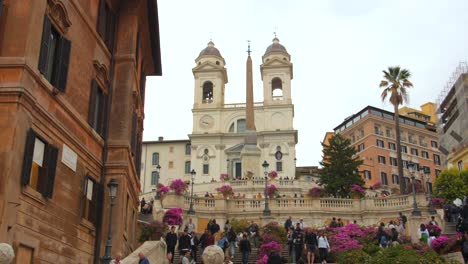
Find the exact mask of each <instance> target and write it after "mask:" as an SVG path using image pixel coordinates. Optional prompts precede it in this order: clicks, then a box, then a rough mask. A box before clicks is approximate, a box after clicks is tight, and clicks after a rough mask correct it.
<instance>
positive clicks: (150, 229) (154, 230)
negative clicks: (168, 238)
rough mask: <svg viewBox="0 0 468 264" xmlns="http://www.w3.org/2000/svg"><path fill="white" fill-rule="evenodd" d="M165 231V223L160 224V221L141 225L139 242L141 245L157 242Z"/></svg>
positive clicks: (166, 226)
mask: <svg viewBox="0 0 468 264" xmlns="http://www.w3.org/2000/svg"><path fill="white" fill-rule="evenodd" d="M167 230H168V225H167V223H164V222H161V221H160V220H153V221H151V222H150V223H145V224H143V228H142V230H141V235H140V239H139V240H140V242H141V243H143V242H145V241H148V240H153V241H158V240H160V239H161V237H162V236H163V235H164V233H166V232H167Z"/></svg>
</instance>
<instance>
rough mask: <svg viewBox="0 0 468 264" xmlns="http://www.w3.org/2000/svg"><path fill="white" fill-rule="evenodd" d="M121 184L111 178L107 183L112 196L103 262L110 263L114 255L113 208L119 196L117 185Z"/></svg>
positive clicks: (103, 263)
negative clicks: (112, 253) (112, 252)
mask: <svg viewBox="0 0 468 264" xmlns="http://www.w3.org/2000/svg"><path fill="white" fill-rule="evenodd" d="M118 186H119V184H118V183H117V181H116V180H114V179H111V180H110V181H109V183H108V184H107V187H109V197H110V200H111V202H110V210H109V229H108V232H107V243H106V251H105V253H104V256H103V257H102V258H101V263H102V264H109V263H110V261H111V259H112V257H111V251H112V208H113V207H114V199H115V197H116V196H117V187H118Z"/></svg>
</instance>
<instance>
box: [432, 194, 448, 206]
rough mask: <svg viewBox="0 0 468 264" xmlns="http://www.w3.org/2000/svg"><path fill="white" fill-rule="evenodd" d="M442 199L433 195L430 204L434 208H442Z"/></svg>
mask: <svg viewBox="0 0 468 264" xmlns="http://www.w3.org/2000/svg"><path fill="white" fill-rule="evenodd" d="M444 203H445V202H444V199H442V198H439V197H433V198H432V204H433V205H434V207H435V208H437V209H442V208H443V206H444Z"/></svg>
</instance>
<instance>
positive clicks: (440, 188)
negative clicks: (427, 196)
mask: <svg viewBox="0 0 468 264" xmlns="http://www.w3.org/2000/svg"><path fill="white" fill-rule="evenodd" d="M467 174H468V170H463V171H459V170H458V169H456V168H451V169H446V170H443V171H442V172H441V173H440V174H439V176H438V177H437V179H436V181H435V186H434V187H435V188H434V189H435V190H434V195H435V196H437V197H440V198H443V199H444V200H445V201H447V202H452V201H453V200H455V199H457V198H463V197H464V196H465V195H466V194H467V193H468V181H467V180H466V177H467V176H466V175H467Z"/></svg>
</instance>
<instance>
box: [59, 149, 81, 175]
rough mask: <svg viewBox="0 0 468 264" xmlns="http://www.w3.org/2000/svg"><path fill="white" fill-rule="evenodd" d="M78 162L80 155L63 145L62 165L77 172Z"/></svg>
mask: <svg viewBox="0 0 468 264" xmlns="http://www.w3.org/2000/svg"><path fill="white" fill-rule="evenodd" d="M77 161H78V155H77V154H76V153H75V152H74V151H73V150H71V149H70V148H69V147H68V146H67V145H65V144H63V148H62V163H63V164H65V165H67V167H68V168H70V169H71V170H72V171H75V172H76V163H77Z"/></svg>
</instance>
